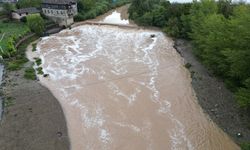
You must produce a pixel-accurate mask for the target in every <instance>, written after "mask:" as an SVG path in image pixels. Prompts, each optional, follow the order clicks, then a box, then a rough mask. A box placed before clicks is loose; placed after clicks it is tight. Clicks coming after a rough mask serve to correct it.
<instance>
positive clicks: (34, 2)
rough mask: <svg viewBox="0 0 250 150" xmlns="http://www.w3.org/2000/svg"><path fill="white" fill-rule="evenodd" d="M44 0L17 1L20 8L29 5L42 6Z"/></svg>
mask: <svg viewBox="0 0 250 150" xmlns="http://www.w3.org/2000/svg"><path fill="white" fill-rule="evenodd" d="M41 3H42V0H19V1H18V2H17V7H18V8H27V7H37V8H39V7H41Z"/></svg>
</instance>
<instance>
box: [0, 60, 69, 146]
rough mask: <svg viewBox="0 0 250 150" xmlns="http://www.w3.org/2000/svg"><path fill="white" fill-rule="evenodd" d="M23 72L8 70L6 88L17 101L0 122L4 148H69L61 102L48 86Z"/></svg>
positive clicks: (6, 92) (8, 96) (9, 94)
mask: <svg viewBox="0 0 250 150" xmlns="http://www.w3.org/2000/svg"><path fill="white" fill-rule="evenodd" d="M29 65H30V64H29ZM23 74H24V69H22V70H20V71H12V72H10V71H6V72H5V77H4V83H3V87H2V91H3V93H4V95H5V96H6V98H7V99H8V100H9V101H10V103H14V104H13V105H11V106H9V107H7V108H5V110H4V114H3V118H2V120H1V122H0V150H68V149H69V145H70V144H69V139H68V133H67V127H66V121H65V118H64V115H63V111H62V109H61V106H60V104H59V103H58V101H57V100H56V99H55V98H54V96H53V95H52V94H51V93H50V91H49V90H48V89H47V88H45V87H43V86H41V85H40V84H39V83H38V82H37V81H31V80H26V79H24V78H23Z"/></svg>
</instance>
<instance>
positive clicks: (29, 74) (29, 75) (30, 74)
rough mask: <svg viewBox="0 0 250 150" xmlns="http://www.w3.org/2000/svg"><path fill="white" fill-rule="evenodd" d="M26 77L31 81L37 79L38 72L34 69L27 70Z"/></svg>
mask: <svg viewBox="0 0 250 150" xmlns="http://www.w3.org/2000/svg"><path fill="white" fill-rule="evenodd" d="M24 77H25V78H26V79H29V80H35V79H36V71H35V69H34V68H32V67H30V68H27V69H26V70H25V73H24Z"/></svg>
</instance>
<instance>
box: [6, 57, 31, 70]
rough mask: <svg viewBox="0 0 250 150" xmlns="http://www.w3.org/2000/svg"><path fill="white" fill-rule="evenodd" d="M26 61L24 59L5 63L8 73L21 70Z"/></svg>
mask: <svg viewBox="0 0 250 150" xmlns="http://www.w3.org/2000/svg"><path fill="white" fill-rule="evenodd" d="M27 61H28V60H27V59H25V58H23V59H18V60H13V61H10V62H8V63H7V69H8V70H10V71H15V70H20V69H21V68H22V66H23V64H24V63H26V62H27Z"/></svg>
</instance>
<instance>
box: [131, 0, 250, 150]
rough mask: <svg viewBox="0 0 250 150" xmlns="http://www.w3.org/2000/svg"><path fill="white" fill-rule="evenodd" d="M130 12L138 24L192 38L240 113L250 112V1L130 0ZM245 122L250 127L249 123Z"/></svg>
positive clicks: (201, 59)
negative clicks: (182, 0) (186, 0)
mask: <svg viewBox="0 0 250 150" xmlns="http://www.w3.org/2000/svg"><path fill="white" fill-rule="evenodd" d="M129 14H130V18H131V19H133V20H134V21H135V22H136V23H137V24H139V25H144V26H156V27H160V28H162V30H163V31H164V32H166V33H167V34H168V35H170V36H172V37H175V38H184V39H187V40H191V42H192V44H193V53H194V54H195V55H196V56H197V58H198V59H199V60H200V61H201V62H202V63H203V64H204V65H205V66H206V67H207V68H209V70H210V71H211V72H212V73H213V74H215V75H216V76H217V77H218V78H219V79H220V80H223V81H224V83H225V84H226V85H227V87H228V88H229V89H230V90H231V91H232V92H233V93H234V97H235V99H236V100H237V104H238V106H239V110H240V111H241V113H242V114H243V113H244V115H245V116H246V115H248V116H249V112H250V45H249V42H250V39H249V37H250V30H249V28H250V6H249V4H244V3H238V4H236V3H232V2H231V1H228V0H219V1H218V2H215V1H213V0H201V1H200V2H198V1H194V2H193V3H184V4H179V3H170V2H168V1H160V0H132V4H131V7H130V8H129ZM229 107H233V106H229ZM228 113H229V112H228ZM245 126H246V127H247V126H248V128H249V126H250V124H248V125H245ZM245 149H250V146H249V145H248V146H246V145H245Z"/></svg>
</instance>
